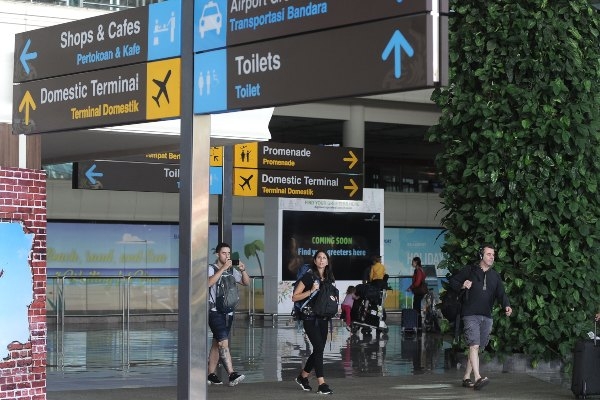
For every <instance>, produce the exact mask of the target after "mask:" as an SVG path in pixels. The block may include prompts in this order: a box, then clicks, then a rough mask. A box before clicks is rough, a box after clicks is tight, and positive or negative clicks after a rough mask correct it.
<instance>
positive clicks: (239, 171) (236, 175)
mask: <svg viewBox="0 0 600 400" xmlns="http://www.w3.org/2000/svg"><path fill="white" fill-rule="evenodd" d="M236 146H237V145H236ZM233 195H234V196H254V197H256V196H257V195H258V170H257V169H248V168H234V169H233Z"/></svg>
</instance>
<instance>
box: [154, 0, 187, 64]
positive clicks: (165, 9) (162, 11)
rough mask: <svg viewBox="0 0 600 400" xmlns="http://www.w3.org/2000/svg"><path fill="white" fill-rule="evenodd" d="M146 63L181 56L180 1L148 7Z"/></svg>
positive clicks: (171, 0) (170, 0) (165, 2)
mask: <svg viewBox="0 0 600 400" xmlns="http://www.w3.org/2000/svg"><path fill="white" fill-rule="evenodd" d="M148 21H149V27H148V61H152V60H162V59H164V58H172V57H178V56H180V55H181V0H175V1H173V0H169V1H164V2H162V3H156V4H152V5H150V7H149V9H148Z"/></svg>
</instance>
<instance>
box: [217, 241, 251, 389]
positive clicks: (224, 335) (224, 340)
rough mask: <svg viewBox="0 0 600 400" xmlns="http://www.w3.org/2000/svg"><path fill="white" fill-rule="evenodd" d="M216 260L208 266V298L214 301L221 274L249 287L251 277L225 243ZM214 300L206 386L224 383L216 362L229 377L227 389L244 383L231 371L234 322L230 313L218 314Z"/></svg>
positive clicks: (218, 249) (219, 248)
mask: <svg viewBox="0 0 600 400" xmlns="http://www.w3.org/2000/svg"><path fill="white" fill-rule="evenodd" d="M215 253H216V254H217V259H216V261H215V263H214V264H210V265H209V266H208V286H209V295H210V296H209V298H210V299H216V296H217V289H216V286H217V285H216V283H217V282H218V281H219V279H220V278H221V277H222V276H223V275H224V274H229V275H233V277H234V278H235V281H236V282H237V283H238V284H240V285H244V286H248V285H249V284H250V276H248V272H246V266H245V265H244V264H243V263H241V262H240V260H232V259H231V246H230V245H229V244H227V243H219V244H218V245H217V248H216V250H215ZM214 302H215V301H214V300H212V301H211V302H210V306H209V307H210V310H209V312H208V326H209V327H210V330H211V332H212V335H213V340H212V345H211V348H210V353H209V356H208V384H209V385H222V384H223V381H221V379H219V377H218V376H217V374H216V370H217V365H218V364H219V360H221V364H222V365H223V368H225V370H226V371H227V374H228V375H229V386H235V385H237V384H238V383H240V382H241V381H243V380H244V378H245V376H244V375H242V374H239V373H237V372H235V371H234V369H233V363H232V361H231V354H230V353H229V333H230V331H231V325H232V323H233V312H230V313H223V312H219V311H217V308H216V306H215V304H214Z"/></svg>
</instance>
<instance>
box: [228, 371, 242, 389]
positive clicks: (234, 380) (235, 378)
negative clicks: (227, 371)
mask: <svg viewBox="0 0 600 400" xmlns="http://www.w3.org/2000/svg"><path fill="white" fill-rule="evenodd" d="M245 377H246V376H245V375H241V374H238V373H237V372H232V373H231V375H229V386H235V385H237V384H238V383H240V382H241V381H243V380H244V378H245Z"/></svg>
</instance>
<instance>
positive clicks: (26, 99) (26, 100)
mask: <svg viewBox="0 0 600 400" xmlns="http://www.w3.org/2000/svg"><path fill="white" fill-rule="evenodd" d="M29 107H31V108H32V109H34V110H35V109H36V108H37V106H36V105H35V101H33V97H31V93H29V90H28V91H26V92H25V95H24V96H23V100H21V103H20V104H19V112H23V109H25V125H29Z"/></svg>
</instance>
